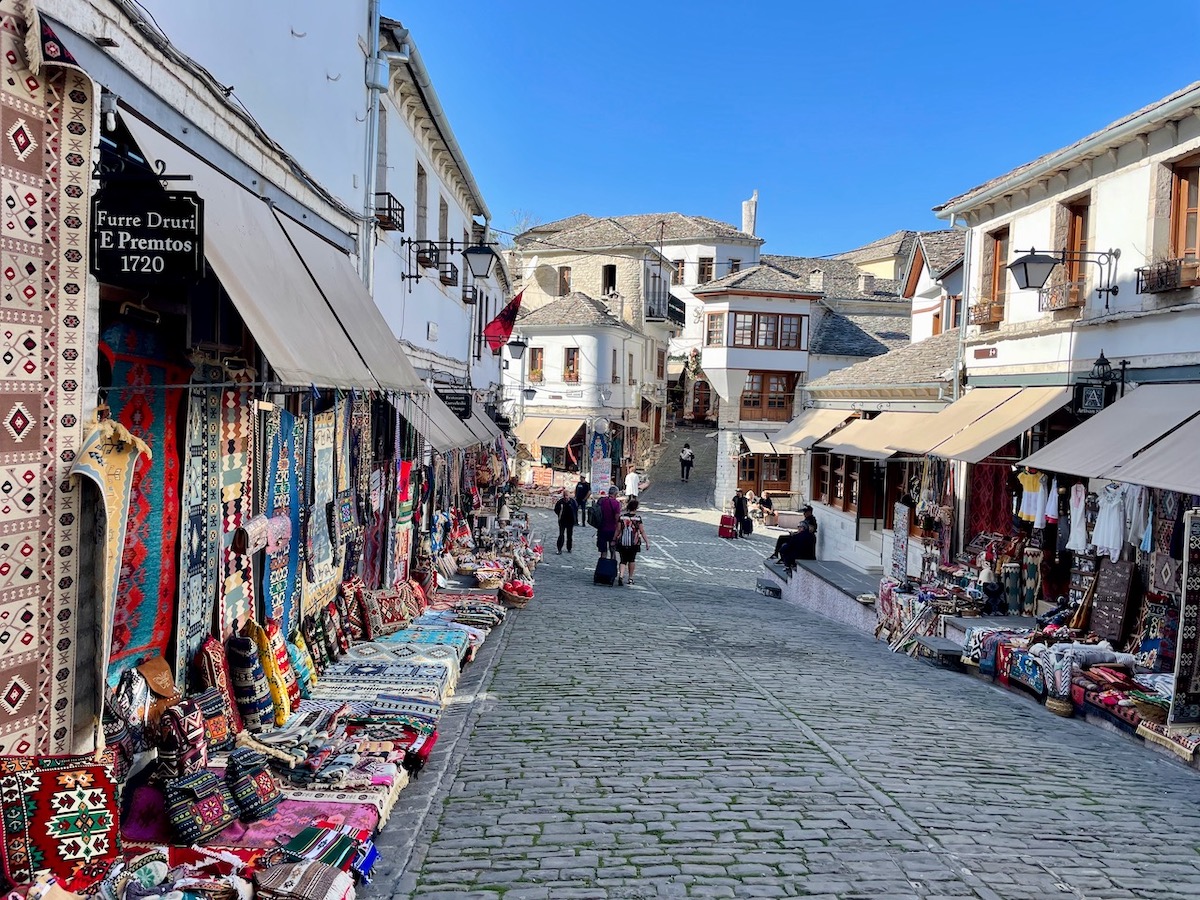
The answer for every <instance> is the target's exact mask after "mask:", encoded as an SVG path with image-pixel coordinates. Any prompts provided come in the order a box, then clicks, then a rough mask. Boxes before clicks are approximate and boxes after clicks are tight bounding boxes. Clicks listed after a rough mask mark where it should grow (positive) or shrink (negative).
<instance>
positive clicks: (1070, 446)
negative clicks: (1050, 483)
mask: <svg viewBox="0 0 1200 900" xmlns="http://www.w3.org/2000/svg"><path fill="white" fill-rule="evenodd" d="M1198 411H1200V384H1144V385H1142V386H1141V387H1138V388H1134V389H1133V390H1132V391H1130V392H1129V393H1128V394H1126V395H1125V396H1124V397H1122V398H1121V399H1119V400H1118V401H1117V402H1116V403H1114V404H1112V405H1111V406H1109V407H1108V408H1107V409H1104V410H1102V411H1100V412H1098V413H1096V414H1095V415H1094V416H1092V417H1091V418H1089V419H1086V420H1085V421H1083V422H1081V423H1080V424H1079V425H1076V426H1075V427H1074V428H1072V429H1071V430H1070V431H1068V432H1067V433H1066V434H1064V435H1063V436H1062V437H1060V438H1058V440H1056V441H1052V442H1051V443H1049V444H1047V445H1046V446H1045V447H1043V448H1042V449H1041V450H1039V451H1037V452H1036V453H1034V454H1033V455H1031V456H1029V457H1027V458H1025V459H1023V460H1022V461H1021V464H1022V465H1025V466H1031V467H1033V468H1036V469H1045V470H1046V471H1047V472H1062V473H1063V474H1065V475H1081V476H1083V477H1085V478H1101V477H1106V478H1112V477H1117V476H1116V475H1115V473H1117V472H1118V470H1119V471H1120V476H1119V477H1120V480H1121V481H1125V480H1126V476H1125V469H1126V468H1128V465H1129V464H1130V460H1134V461H1135V462H1136V461H1137V460H1140V459H1141V455H1140V451H1142V450H1143V449H1145V448H1146V447H1149V446H1150V445H1151V444H1153V443H1154V442H1155V441H1158V440H1159V439H1160V438H1161V437H1162V436H1163V435H1165V434H1167V433H1169V432H1170V431H1171V430H1172V429H1174V428H1176V427H1177V426H1179V424H1180V423H1181V422H1186V421H1187V420H1188V419H1190V418H1191V417H1192V416H1194V415H1196V413H1197V412H1198ZM1172 443H1174V442H1172ZM1192 452H1193V456H1194V453H1195V450H1194V448H1193V451H1192ZM1135 456H1136V457H1137V459H1136V460H1135V459H1134V457H1135ZM1130 480H1131V481H1132V479H1130ZM1132 483H1134V484H1148V482H1141V481H1135V482H1132ZM1151 486H1152V487H1153V486H1154V485H1151Z"/></svg>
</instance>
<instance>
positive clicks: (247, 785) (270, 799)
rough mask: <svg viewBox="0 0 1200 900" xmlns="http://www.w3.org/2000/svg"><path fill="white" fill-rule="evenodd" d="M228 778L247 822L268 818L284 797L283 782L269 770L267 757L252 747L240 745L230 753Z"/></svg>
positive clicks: (239, 811)
mask: <svg viewBox="0 0 1200 900" xmlns="http://www.w3.org/2000/svg"><path fill="white" fill-rule="evenodd" d="M225 780H226V782H228V784H229V789H230V791H232V793H233V799H234V800H235V801H237V805H238V818H239V819H241V820H242V821H243V822H254V821H257V820H258V819H265V818H266V817H267V816H269V815H271V813H273V812H275V807H277V806H278V805H279V801H280V800H282V799H283V794H282V793H281V792H280V789H279V782H277V781H276V780H275V776H274V775H272V774H271V773H270V772H269V771H268V770H267V758H266V757H265V756H263V755H262V754H261V753H255V752H254V751H253V750H251V749H250V748H249V747H238V748H237V749H236V750H234V751H233V752H232V753H230V754H229V763H228V765H227V766H226V768H225Z"/></svg>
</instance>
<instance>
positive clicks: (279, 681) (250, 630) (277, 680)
mask: <svg viewBox="0 0 1200 900" xmlns="http://www.w3.org/2000/svg"><path fill="white" fill-rule="evenodd" d="M242 634H243V635H244V636H245V637H248V638H250V640H252V641H254V646H255V648H256V649H257V650H258V661H259V662H260V663H261V664H262V668H263V674H264V675H265V676H266V679H267V690H269V691H270V692H271V705H272V706H273V707H274V709H275V724H276V725H282V724H283V723H284V722H286V721H287V720H288V716H290V715H291V714H292V702H291V699H290V698H289V697H288V690H287V685H286V684H285V683H284V680H283V673H282V672H280V671H279V660H278V659H276V658H275V651H274V649H273V648H272V647H271V639H270V637H268V636H267V630H266V629H265V628H263V627H262V626H261V625H259V624H258V623H257V622H255V621H254V620H253V619H248V620H247V621H246V624H245V625H243V626H242ZM289 668H290V667H289Z"/></svg>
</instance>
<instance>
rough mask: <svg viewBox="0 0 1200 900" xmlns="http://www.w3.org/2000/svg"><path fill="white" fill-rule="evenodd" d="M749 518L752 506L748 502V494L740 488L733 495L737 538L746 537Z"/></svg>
mask: <svg viewBox="0 0 1200 900" xmlns="http://www.w3.org/2000/svg"><path fill="white" fill-rule="evenodd" d="M749 518H750V505H749V504H748V503H747V502H746V492H745V491H743V490H742V489H741V488H738V489H737V491H736V493H734V495H733V523H734V526H735V536H736V537H745V535H746V531H747V529H746V520H747V519H749Z"/></svg>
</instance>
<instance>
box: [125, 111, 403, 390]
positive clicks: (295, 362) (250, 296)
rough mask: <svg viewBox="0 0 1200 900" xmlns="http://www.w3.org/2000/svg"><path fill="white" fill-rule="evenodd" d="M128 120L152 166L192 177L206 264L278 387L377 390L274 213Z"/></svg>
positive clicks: (147, 127) (135, 121) (194, 158)
mask: <svg viewBox="0 0 1200 900" xmlns="http://www.w3.org/2000/svg"><path fill="white" fill-rule="evenodd" d="M122 120H123V121H124V122H125V124H126V125H127V126H128V127H129V131H130V132H131V133H132V135H133V138H134V140H135V141H137V143H138V147H139V148H140V149H141V151H142V154H143V155H144V156H145V157H146V158H147V159H149V160H161V161H162V162H163V164H164V165H165V166H166V170H167V171H168V172H170V173H171V174H173V175H191V176H192V181H190V182H184V183H182V184H183V185H185V187H181V188H180V189H181V190H182V189H186V190H189V191H196V192H197V193H198V194H199V195H200V196H201V197H202V198H204V256H205V258H206V259H207V260H208V264H209V266H211V267H212V270H213V273H214V274H215V275H216V276H217V279H218V280H219V281H220V282H221V286H222V287H223V288H224V289H225V291H226V293H228V294H229V298H230V299H231V300H232V301H233V305H234V306H235V307H237V311H238V312H239V313H240V314H241V317H242V319H243V321H245V323H246V327H248V328H249V329H250V333H251V334H252V335H254V340H255V341H257V342H258V345H259V347H261V348H262V352H263V354H264V355H265V356H266V358H267V361H268V362H269V363H270V364H271V367H272V368H273V369H274V370H275V374H276V376H277V377H278V378H279V380H280V381H281V382H283V383H285V384H288V385H315V386H316V387H323V388H338V387H340V388H359V389H361V390H378V388H379V385H378V383H377V382H376V380H375V378H374V377H373V376H372V374H371V370H370V369H369V368H368V366H367V364H366V362H364V361H363V358H362V356H361V355H360V354H359V351H358V348H357V347H356V346H355V344H354V341H353V340H352V339H351V337H350V335H349V334H348V333H347V330H346V329H345V328H344V327H343V325H342V323H341V322H340V321H339V320H338V317H337V316H336V315H335V314H334V312H333V310H332V309H331V308H330V304H329V303H328V302H326V300H325V298H324V297H323V296H322V295H321V292H320V291H319V290H317V286H316V284H314V283H313V279H312V277H311V276H310V275H309V274H308V271H307V270H306V269H305V268H304V266H303V264H302V263H301V262H300V259H299V257H298V256H297V255H296V252H295V250H293V249H292V245H291V244H290V243H288V239H287V236H286V235H285V234H284V232H283V228H282V227H281V226H280V224H279V222H278V221H277V220H276V219H275V216H274V215H272V213H271V207H269V206H268V205H267V204H266V203H264V202H263V201H262V200H260V199H259V198H258V197H256V196H255V195H254V194H252V193H250V192H249V191H248V190H246V189H245V188H243V187H242V186H241V185H240V184H237V183H236V182H234V181H233V180H232V179H230V178H228V177H226V176H225V175H224V174H222V173H221V172H219V171H217V170H216V169H215V168H213V167H212V166H210V165H209V164H208V163H207V162H205V161H204V160H202V159H200V158H199V157H197V156H195V155H194V154H193V153H192V152H191V151H190V150H188V149H186V148H185V147H183V146H181V145H179V144H177V143H175V141H173V140H172V139H170V138H168V137H167V136H166V135H164V134H163V133H161V132H160V131H158V130H156V129H155V128H153V127H151V126H150V125H147V124H146V123H145V122H142V121H141V120H139V119H137V118H135V117H134V116H132V115H129V114H126V113H123V114H122Z"/></svg>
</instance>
